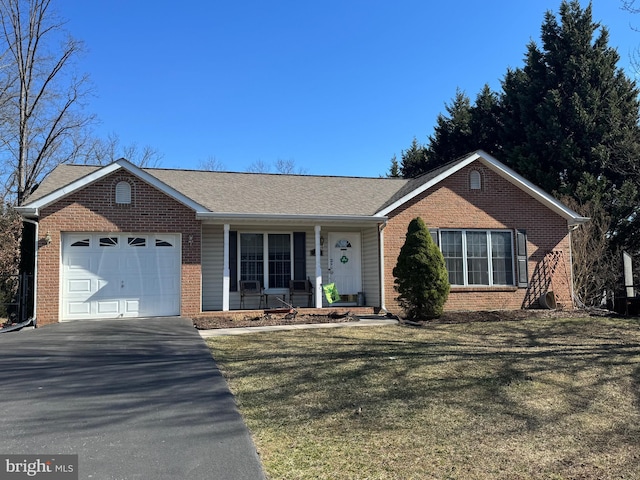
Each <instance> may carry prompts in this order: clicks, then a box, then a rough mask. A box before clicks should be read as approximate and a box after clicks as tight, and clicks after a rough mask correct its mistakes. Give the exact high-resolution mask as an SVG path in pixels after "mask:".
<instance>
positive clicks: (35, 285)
mask: <svg viewBox="0 0 640 480" xmlns="http://www.w3.org/2000/svg"><path fill="white" fill-rule="evenodd" d="M22 221H23V222H27V223H30V224H32V225H34V226H35V229H36V232H35V235H34V239H33V241H34V249H33V252H34V253H33V317H32V319H31V321H32V324H33V326H34V327H35V326H36V319H37V318H38V317H37V315H36V313H37V309H38V238H39V228H38V227H39V224H38V222H36V221H35V220H29V219H28V218H24V217H22Z"/></svg>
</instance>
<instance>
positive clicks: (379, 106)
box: [53, 0, 640, 177]
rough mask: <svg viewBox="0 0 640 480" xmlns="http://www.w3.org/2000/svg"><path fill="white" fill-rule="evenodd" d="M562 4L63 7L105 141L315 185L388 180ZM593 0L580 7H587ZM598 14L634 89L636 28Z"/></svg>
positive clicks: (601, 7)
mask: <svg viewBox="0 0 640 480" xmlns="http://www.w3.org/2000/svg"><path fill="white" fill-rule="evenodd" d="M559 5H560V0H553V1H548V0H530V1H523V2H515V1H514V0H489V1H487V2H478V1H477V0H457V1H449V2H440V1H430V0H411V1H406V0H395V1H393V2H392V1H390V0H387V1H377V0H368V1H365V0H325V1H322V2H310V1H300V0H297V1H292V0H283V1H275V0H273V1H267V0H263V1H259V0H251V1H246V0H234V1H219V0H198V1H196V0H184V1H183V2H175V1H166V0H154V1H151V0H90V1H87V0H59V1H57V2H56V1H54V2H53V6H54V7H55V8H56V10H57V11H58V12H59V13H60V15H61V16H62V17H63V18H66V19H67V20H68V23H67V29H68V31H69V32H70V33H71V34H72V35H73V36H74V37H75V38H77V39H79V40H82V41H84V43H85V46H86V50H87V51H86V54H85V55H84V56H83V57H82V58H81V59H80V61H79V64H78V68H79V70H80V71H82V72H86V73H88V74H89V75H90V77H91V79H92V83H93V87H94V96H93V97H91V98H90V99H89V102H88V105H87V110H88V111H90V112H92V113H95V114H96V115H97V117H98V118H99V120H100V124H99V125H97V126H96V134H97V135H100V136H106V135H108V134H110V133H115V134H117V135H118V136H119V137H120V140H121V142H122V143H123V144H129V143H133V142H136V143H138V144H139V145H141V146H143V145H150V146H152V147H153V148H155V149H157V150H158V151H159V152H161V153H162V154H163V159H162V162H161V165H160V166H161V167H165V168H188V169H193V168H198V167H199V164H200V162H201V161H203V160H206V159H207V158H209V157H215V159H216V160H217V161H218V162H219V163H220V164H222V165H223V166H224V169H225V170H230V171H246V170H247V168H248V167H249V166H250V165H252V164H254V163H255V162H258V161H259V162H263V163H265V164H274V163H275V162H276V161H277V160H278V159H282V160H287V161H289V160H290V161H293V162H295V165H296V167H297V168H298V169H301V170H302V171H303V172H304V173H307V174H314V175H315V174H318V175H350V176H372V177H376V176H379V175H383V174H385V173H386V172H387V171H388V169H389V165H390V160H391V157H392V156H393V155H394V154H396V155H397V156H398V158H399V157H400V152H401V150H403V149H406V148H407V147H408V146H409V145H410V143H411V140H412V139H413V137H416V138H417V139H418V141H419V142H421V143H425V142H426V141H427V138H428V136H429V135H430V134H431V133H432V132H433V125H434V123H435V120H436V117H437V115H438V113H440V112H443V111H444V105H445V103H447V102H449V101H450V100H451V99H452V98H453V96H454V94H455V92H456V88H460V89H461V90H463V91H465V92H466V93H467V94H468V95H469V96H470V97H471V98H472V99H474V98H475V96H476V94H477V93H478V92H479V90H480V89H481V88H482V86H483V85H484V84H485V83H488V84H489V85H490V86H491V87H492V88H493V89H494V90H497V89H498V88H499V86H500V80H501V78H502V77H503V76H504V74H505V72H506V70H507V68H508V67H519V66H522V63H523V58H524V54H525V51H526V45H527V43H528V42H529V41H531V40H534V41H536V42H538V41H539V32H540V26H541V25H542V22H543V16H544V12H545V11H547V10H552V11H554V12H557V10H558V7H559ZM584 5H586V2H583V6H584ZM620 6H621V1H619V0H594V2H593V11H594V19H595V20H597V21H600V22H601V23H602V24H604V25H606V26H607V27H608V28H609V31H610V37H611V40H610V45H611V46H614V47H616V48H617V49H618V52H619V53H620V55H621V57H622V59H621V62H620V66H621V67H622V68H624V69H625V70H626V71H627V72H628V74H629V75H633V72H632V70H631V68H630V67H629V56H630V54H631V52H632V51H633V50H634V49H635V48H637V47H638V45H640V33H638V32H636V31H634V30H633V29H632V27H633V26H637V27H640V14H639V15H635V16H634V15H631V14H629V13H628V12H624V11H622V10H621V9H620Z"/></svg>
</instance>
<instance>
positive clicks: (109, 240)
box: [98, 237, 118, 247]
mask: <svg viewBox="0 0 640 480" xmlns="http://www.w3.org/2000/svg"><path fill="white" fill-rule="evenodd" d="M98 245H100V246H101V247H117V246H118V237H100V241H99V242H98Z"/></svg>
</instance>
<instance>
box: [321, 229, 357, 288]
mask: <svg viewBox="0 0 640 480" xmlns="http://www.w3.org/2000/svg"><path fill="white" fill-rule="evenodd" d="M328 250H329V283H335V284H336V288H337V289H338V293H340V294H341V295H356V294H357V293H358V292H360V291H361V290H362V268H361V265H362V259H361V257H360V255H361V253H360V252H361V247H360V233H359V232H329V249H328Z"/></svg>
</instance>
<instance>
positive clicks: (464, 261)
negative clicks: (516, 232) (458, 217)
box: [440, 230, 514, 286]
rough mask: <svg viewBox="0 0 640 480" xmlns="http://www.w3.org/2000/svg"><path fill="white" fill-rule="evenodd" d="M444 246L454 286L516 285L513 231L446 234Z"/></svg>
mask: <svg viewBox="0 0 640 480" xmlns="http://www.w3.org/2000/svg"><path fill="white" fill-rule="evenodd" d="M440 245H441V250H442V255H443V256H444V259H445V264H446V266H447V270H448V272H449V283H451V285H486V286H491V285H513V284H514V275H513V236H512V233H511V232H510V231H492V230H443V231H441V232H440Z"/></svg>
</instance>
